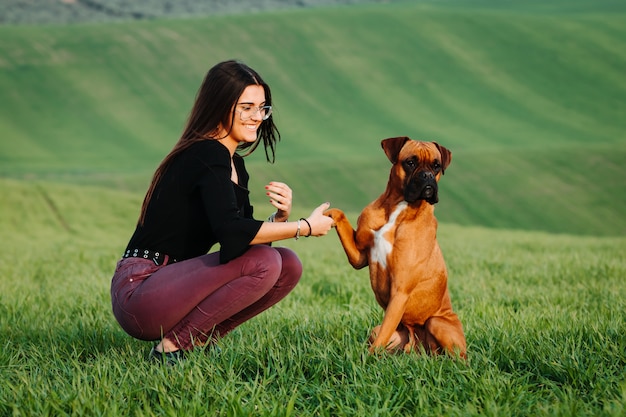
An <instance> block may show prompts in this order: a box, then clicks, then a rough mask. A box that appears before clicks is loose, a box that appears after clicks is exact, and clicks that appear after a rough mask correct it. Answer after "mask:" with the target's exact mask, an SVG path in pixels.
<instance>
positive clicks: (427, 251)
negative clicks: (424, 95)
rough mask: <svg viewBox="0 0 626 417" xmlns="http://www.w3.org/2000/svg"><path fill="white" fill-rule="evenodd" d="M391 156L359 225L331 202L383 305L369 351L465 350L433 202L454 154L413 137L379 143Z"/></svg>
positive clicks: (342, 234)
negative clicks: (382, 186) (381, 188)
mask: <svg viewBox="0 0 626 417" xmlns="http://www.w3.org/2000/svg"><path fill="white" fill-rule="evenodd" d="M381 145H382V147H383V149H384V151H385V154H386V155H387V157H388V158H389V160H390V161H391V163H392V164H393V166H392V168H391V173H390V175H389V182H388V184H387V189H386V190H385V192H384V193H383V194H381V196H380V197H378V199H377V200H375V201H374V202H372V203H370V204H369V205H368V206H367V207H365V209H363V212H362V213H361V215H360V216H359V219H358V226H357V230H356V231H354V230H353V228H352V225H351V224H350V222H349V220H348V219H347V218H346V216H345V214H344V213H343V212H342V211H341V210H339V209H330V210H328V211H327V212H326V215H328V216H330V217H332V218H333V220H334V221H335V225H336V228H337V234H338V235H339V239H340V240H341V244H342V245H343V248H344V250H345V252H346V255H347V256H348V261H349V262H350V264H351V265H352V266H353V267H354V268H355V269H361V268H363V267H364V266H366V265H369V270H370V281H371V284H372V290H374V294H375V295H376V300H377V301H378V304H380V306H381V307H382V308H383V309H384V310H385V314H384V318H383V323H382V325H381V326H377V327H376V329H374V331H373V332H372V337H371V339H370V341H371V342H372V344H371V347H370V351H371V352H373V351H376V350H379V349H381V348H386V349H387V350H396V349H404V351H406V352H409V351H410V350H411V349H413V348H418V347H419V346H422V347H423V348H424V349H425V351H426V352H432V353H437V352H441V351H442V350H443V351H445V352H448V353H451V354H455V353H458V355H460V356H461V357H463V358H465V355H466V343H465V335H464V334H463V326H462V325H461V321H460V320H459V318H458V317H457V315H456V314H455V313H454V311H452V304H451V302H450V294H449V292H448V272H447V269H446V264H445V262H444V259H443V255H442V254H441V250H440V249H439V244H438V243H437V219H436V218H435V216H434V204H435V203H437V202H438V201H439V198H438V185H437V183H438V181H439V178H440V177H441V175H442V174H443V173H444V170H445V169H446V168H447V167H448V165H449V164H450V160H451V159H452V154H451V152H450V151H449V150H448V149H446V148H444V147H443V146H441V145H439V144H437V143H435V142H418V141H414V140H411V139H409V138H407V137H399V138H389V139H385V140H383V141H382V143H381Z"/></svg>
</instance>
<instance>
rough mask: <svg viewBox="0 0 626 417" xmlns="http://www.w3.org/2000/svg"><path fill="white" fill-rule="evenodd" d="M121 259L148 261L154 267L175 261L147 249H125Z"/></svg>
mask: <svg viewBox="0 0 626 417" xmlns="http://www.w3.org/2000/svg"><path fill="white" fill-rule="evenodd" d="M122 258H142V259H150V260H151V261H152V262H154V264H155V265H159V266H161V265H167V264H173V263H175V262H176V259H173V258H171V257H169V256H168V255H166V254H164V253H161V252H156V251H152V250H148V249H127V250H126V252H124V255H123V256H122Z"/></svg>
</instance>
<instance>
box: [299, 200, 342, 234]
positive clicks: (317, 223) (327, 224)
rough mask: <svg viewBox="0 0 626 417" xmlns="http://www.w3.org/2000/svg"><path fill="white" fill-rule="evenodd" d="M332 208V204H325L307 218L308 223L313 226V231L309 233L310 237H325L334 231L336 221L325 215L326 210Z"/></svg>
mask: <svg viewBox="0 0 626 417" xmlns="http://www.w3.org/2000/svg"><path fill="white" fill-rule="evenodd" d="M329 207H330V203H324V204H322V205H321V206H319V207H318V208H316V209H315V210H313V212H312V213H311V215H310V216H309V217H307V219H306V220H307V221H308V222H309V224H310V225H311V231H310V233H308V235H310V236H324V235H325V234H327V233H328V231H329V230H330V229H332V227H333V225H334V223H335V222H334V220H333V219H332V218H330V217H328V216H326V215H325V214H324V212H325V211H326V210H328V208H329Z"/></svg>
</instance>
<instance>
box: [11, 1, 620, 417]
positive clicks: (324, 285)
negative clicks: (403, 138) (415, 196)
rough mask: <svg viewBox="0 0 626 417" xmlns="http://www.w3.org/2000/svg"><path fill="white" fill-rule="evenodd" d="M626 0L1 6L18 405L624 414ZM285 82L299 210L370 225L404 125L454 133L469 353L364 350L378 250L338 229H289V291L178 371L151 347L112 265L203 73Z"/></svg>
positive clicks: (458, 298) (459, 302)
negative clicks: (388, 154) (66, 19)
mask: <svg viewBox="0 0 626 417" xmlns="http://www.w3.org/2000/svg"><path fill="white" fill-rule="evenodd" d="M625 12H626V8H625V7H624V5H623V4H622V2H616V1H612V0H602V1H594V2H591V1H583V0H575V1H569V2H566V1H564V0H553V1H550V2H543V1H534V0H533V1H528V2H511V1H498V2H495V1H493V0H475V1H473V2H471V3H468V2H465V1H458V0H445V1H444V0H438V1H436V2H431V1H422V2H406V3H396V2H394V3H393V4H379V5H371V6H358V7H356V6H355V7H343V8H334V9H333V8H326V9H324V8H320V9H315V10H308V11H306V12H295V11H290V12H272V13H263V14H256V15H237V16H221V17H219V18H198V19H187V20H158V21H151V22H140V23H116V24H109V25H105V24H99V25H74V26H42V27H34V26H30V27H29V26H24V27H0V91H2V97H1V98H0V195H1V196H2V199H1V203H0V236H1V237H2V239H0V335H2V336H3V338H2V341H1V342H0V343H1V344H0V381H1V382H2V383H1V384H0V415H2V416H4V415H15V416H20V415H24V416H30V415H37V416H39V415H50V416H52V415H54V416H57V415H80V416H83V415H85V416H90V415H93V416H96V415H98V416H101V415H111V416H114V415H129V416H150V415H172V416H174V415H216V416H241V415H252V416H290V415H297V416H308V415H311V416H313V415H316V416H357V415H358V416H364V415H367V416H388V415H389V416H391V415H424V416H430V415H432V416H441V415H459V416H460V415H493V416H501V415H511V416H542V415H546V416H548V415H550V416H553V415H554V416H569V415H572V416H574V415H576V416H598V415H600V416H625V415H626V284H624V277H625V276H626V238H625V237H624V236H625V232H626V216H624V213H626V183H625V182H624V178H626V163H625V162H626V136H625V133H624V132H626V119H625V118H624V116H623V115H624V114H626V108H625V103H626V81H625V79H624V77H623V74H624V68H626V54H625V53H624V51H626V29H625V28H626V14H625ZM231 57H237V58H242V59H244V60H245V61H247V62H248V63H250V64H251V65H252V66H254V67H256V68H257V69H259V71H260V72H261V73H262V74H263V75H264V77H265V78H266V79H267V81H269V82H270V83H271V85H272V87H273V91H274V95H275V101H276V119H277V122H278V123H279V126H280V128H281V132H282V133H283V142H282V143H281V145H280V147H279V153H278V161H277V163H276V164H275V165H273V166H271V165H268V164H265V163H264V161H263V158H262V155H261V154H259V155H253V156H252V157H251V158H250V159H249V161H248V165H249V169H250V171H251V173H252V178H251V184H250V185H251V190H252V191H251V198H252V200H253V204H254V205H255V213H256V215H257V217H258V218H264V217H265V216H267V215H268V214H269V213H270V211H272V210H270V209H271V207H270V206H269V204H268V203H267V202H266V199H265V196H264V195H263V194H262V193H263V185H264V184H265V183H266V181H268V180H270V179H275V180H282V181H286V182H287V183H289V184H290V185H291V186H292V188H293V189H294V195H295V201H294V203H295V207H294V213H293V217H301V216H306V215H308V214H309V212H310V210H311V209H312V208H313V207H315V206H316V205H317V204H319V203H321V202H322V201H326V200H329V201H331V203H332V204H333V206H335V207H340V208H344V209H346V210H347V211H348V213H349V215H350V217H351V219H352V220H353V221H354V220H355V219H356V216H357V214H358V212H359V211H360V210H361V209H362V207H363V206H364V205H365V204H366V203H368V202H369V201H371V200H373V199H374V198H375V197H377V196H378V195H379V194H380V193H381V191H382V190H383V189H384V187H385V184H386V180H387V176H388V169H389V163H388V161H387V160H386V158H385V156H384V154H383V153H382V151H381V149H380V146H379V142H380V140H381V139H383V138H385V137H389V136H396V135H408V136H411V137H413V138H416V139H417V138H424V139H432V140H437V141H438V142H440V143H441V144H443V145H445V146H447V147H449V148H450V149H451V150H452V152H453V155H454V156H453V162H452V165H451V166H450V168H449V170H448V171H446V175H445V177H443V179H442V181H441V192H440V197H441V202H440V204H439V205H438V206H437V210H436V214H437V217H438V218H439V220H440V229H439V242H440V244H441V247H442V249H443V252H444V256H445V258H446V261H447V265H448V268H449V272H450V289H451V293H452V299H453V304H454V307H455V310H456V311H457V312H458V314H459V316H460V317H461V319H462V321H463V323H464V326H465V331H466V335H467V340H468V352H469V357H470V360H469V362H468V363H462V362H458V361H454V360H451V359H449V358H446V357H437V358H432V357H422V356H418V355H399V356H383V357H373V356H370V355H368V354H367V346H366V343H365V340H366V338H367V335H368V332H369V330H370V329H371V328H372V327H373V326H375V325H376V324H379V323H380V321H381V319H382V311H381V310H380V308H379V307H378V306H377V305H376V303H375V300H374V296H373V293H372V291H371V289H370V287H369V281H368V275H367V271H366V270H361V271H355V270H353V269H352V268H351V267H350V266H349V264H348V262H347V260H346V259H345V255H344V254H343V250H342V249H341V247H340V245H339V242H338V239H337V238H336V236H334V232H333V233H332V234H331V235H329V236H327V237H324V238H318V239H314V238H311V239H300V240H299V241H298V242H294V241H288V242H285V243H284V244H285V245H286V246H289V247H292V248H294V249H295V250H296V251H297V252H298V254H299V255H300V257H301V259H302V260H303V263H304V266H305V272H304V275H303V278H302V281H301V283H300V285H299V286H298V287H297V288H296V289H295V290H294V292H293V293H292V294H290V296H289V297H288V298H286V299H285V300H284V301H283V302H281V303H280V304H279V305H277V306H276V307H274V308H272V309H271V310H269V311H268V312H266V313H264V314H263V315H261V316H259V317H257V318H255V319H253V320H251V321H250V322H248V323H245V324H244V325H242V326H241V327H240V328H239V329H237V330H235V331H234V332H233V333H231V334H230V335H229V336H228V337H226V338H225V339H223V340H222V341H221V342H220V347H221V348H222V351H221V353H219V354H218V353H216V352H203V351H197V352H194V353H193V354H192V355H191V357H190V359H189V360H188V361H187V362H186V363H185V364H183V365H182V366H180V367H175V368H172V369H161V368H160V367H155V366H153V365H151V364H149V363H147V361H146V360H145V358H146V356H147V353H148V350H149V348H150V345H149V344H147V343H144V342H139V341H136V340H134V339H132V338H130V337H129V336H127V335H126V334H125V333H124V332H123V331H122V330H121V329H120V327H119V326H118V325H117V323H116V322H115V319H114V318H113V315H112V313H111V308H110V297H109V283H110V278H111V275H112V273H113V269H114V266H115V263H116V261H117V259H118V257H119V255H120V253H121V252H122V250H123V248H124V247H125V245H126V243H127V240H128V238H129V237H130V234H131V233H132V230H133V228H134V224H135V221H136V218H137V215H138V211H139V207H140V204H141V200H142V197H143V192H144V191H145V188H146V186H147V183H148V181H149V177H150V175H151V173H152V171H153V169H154V167H155V166H156V164H157V163H158V162H159V160H160V159H161V158H162V157H163V156H164V155H165V153H167V151H168V150H169V149H170V148H171V146H172V145H173V143H174V142H175V140H176V138H177V136H178V134H179V132H180V130H181V128H182V124H183V122H184V119H185V117H186V113H187V112H188V111H189V107H190V105H191V101H192V100H193V96H194V94H195V91H196V88H197V87H198V85H199V83H200V80H201V78H202V76H203V75H204V73H205V71H206V70H207V69H208V67H209V66H211V65H212V64H214V63H215V62H217V61H219V60H222V59H226V58H231Z"/></svg>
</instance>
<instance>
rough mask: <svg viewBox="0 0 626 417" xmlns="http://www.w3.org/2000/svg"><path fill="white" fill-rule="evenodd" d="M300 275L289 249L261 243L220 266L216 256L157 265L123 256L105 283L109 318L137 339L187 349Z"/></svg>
mask: <svg viewBox="0 0 626 417" xmlns="http://www.w3.org/2000/svg"><path fill="white" fill-rule="evenodd" d="M301 275H302V263H301V262H300V260H299V259H298V257H297V255H296V254H295V253H294V252H293V251H292V250H290V249H287V248H272V247H270V246H267V245H255V246H252V247H251V248H250V249H248V250H247V251H246V253H244V254H243V255H242V256H240V257H238V258H236V259H233V260H231V261H230V262H228V263H226V264H220V263H219V253H218V252H215V253H210V254H207V255H203V256H200V257H197V258H193V259H188V260H186V261H182V262H178V263H174V264H169V265H167V264H166V265H160V266H157V265H155V264H154V262H152V260H149V259H142V258H124V259H121V260H120V261H119V262H118V263H117V268H116V270H115V274H114V275H113V279H112V280H111V302H112V307H113V314H114V315H115V318H116V319H117V321H118V322H119V324H120V326H121V327H122V328H123V329H124V330H125V331H126V332H127V333H128V334H129V335H131V336H133V337H135V338H137V339H141V340H160V339H162V338H164V337H165V338H167V339H168V340H170V341H172V342H174V343H175V344H176V345H178V347H180V348H181V349H184V350H190V349H193V347H194V346H198V345H203V344H205V343H207V342H209V343H211V342H213V341H214V340H217V339H218V338H220V337H222V336H224V335H225V334H226V333H228V332H230V331H231V330H233V329H234V328H235V327H237V326H239V325H240V324H241V323H243V322H245V321H247V320H249V319H251V318H252V317H254V316H256V315H257V314H259V313H261V312H262V311H264V310H267V309H268V308H269V307H271V306H273V305H274V304H276V303H277V302H278V301H280V300H281V299H283V298H284V297H285V296H286V295H287V294H288V293H289V292H290V291H291V290H293V288H294V287H295V286H296V284H297V283H298V281H299V280H300V276H301ZM209 339H210V340H209Z"/></svg>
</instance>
